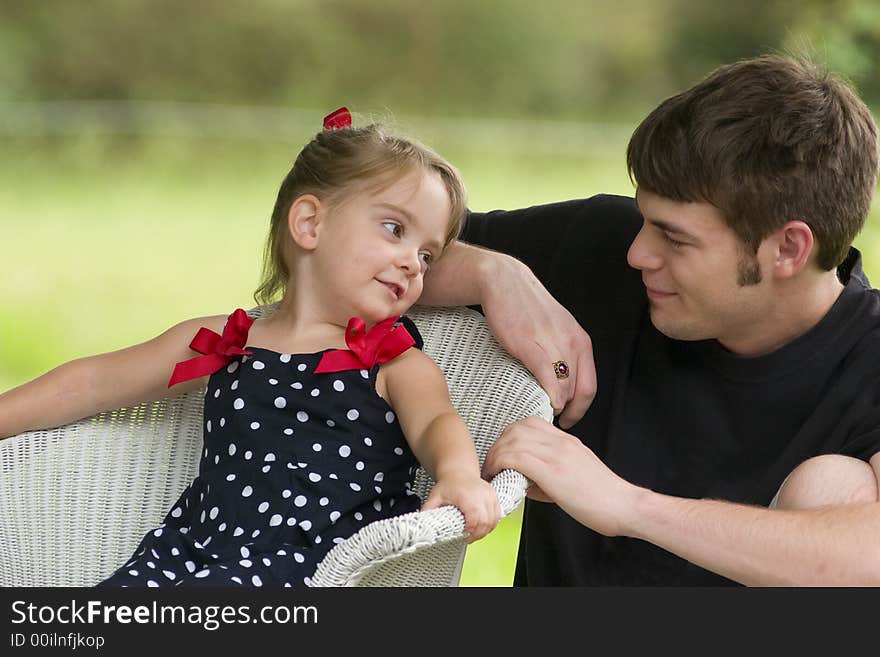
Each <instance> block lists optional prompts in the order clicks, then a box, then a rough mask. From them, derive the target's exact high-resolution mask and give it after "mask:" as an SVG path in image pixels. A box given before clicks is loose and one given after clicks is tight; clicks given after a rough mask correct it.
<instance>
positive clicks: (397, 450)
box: [394, 447, 403, 456]
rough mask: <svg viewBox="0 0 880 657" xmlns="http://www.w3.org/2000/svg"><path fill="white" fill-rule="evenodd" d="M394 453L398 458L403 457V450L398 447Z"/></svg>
mask: <svg viewBox="0 0 880 657" xmlns="http://www.w3.org/2000/svg"><path fill="white" fill-rule="evenodd" d="M394 453H395V454H397V455H398V456H403V449H402V448H400V447H395V448H394Z"/></svg>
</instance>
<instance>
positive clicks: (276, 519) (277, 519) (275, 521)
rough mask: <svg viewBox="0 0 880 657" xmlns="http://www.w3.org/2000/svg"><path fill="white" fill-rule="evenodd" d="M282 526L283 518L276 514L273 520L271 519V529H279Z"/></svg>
mask: <svg viewBox="0 0 880 657" xmlns="http://www.w3.org/2000/svg"><path fill="white" fill-rule="evenodd" d="M280 524H281V516H280V515H279V514H277V513H276V514H275V515H273V516H272V517H271V518H269V526H270V527H277V526H278V525H280Z"/></svg>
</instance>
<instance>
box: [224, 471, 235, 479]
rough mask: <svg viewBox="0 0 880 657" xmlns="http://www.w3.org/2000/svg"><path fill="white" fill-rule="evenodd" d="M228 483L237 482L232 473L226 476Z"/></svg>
mask: <svg viewBox="0 0 880 657" xmlns="http://www.w3.org/2000/svg"><path fill="white" fill-rule="evenodd" d="M226 481H235V473H234V472H230V473H229V474H228V475H226Z"/></svg>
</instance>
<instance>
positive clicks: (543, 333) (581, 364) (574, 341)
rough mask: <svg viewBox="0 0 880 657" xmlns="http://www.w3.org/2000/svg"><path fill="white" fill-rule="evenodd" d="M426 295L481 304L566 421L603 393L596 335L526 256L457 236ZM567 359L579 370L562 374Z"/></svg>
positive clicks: (437, 300)
mask: <svg viewBox="0 0 880 657" xmlns="http://www.w3.org/2000/svg"><path fill="white" fill-rule="evenodd" d="M419 302H420V303H423V304H426V305H435V306H471V305H481V306H482V307H483V312H484V313H485V316H486V321H487V323H488V324H489V327H490V328H491V329H492V332H493V333H494V334H495V336H496V337H497V338H498V341H499V342H500V343H501V345H502V346H503V347H504V348H505V349H506V350H507V351H508V352H509V353H511V354H512V355H513V356H514V357H515V358H518V359H519V360H520V361H522V363H523V364H524V365H525V366H526V367H527V368H528V369H529V371H531V372H532V374H533V375H534V376H535V378H536V379H537V380H538V382H539V383H540V384H541V387H543V388H544V390H546V391H547V394H548V395H549V397H550V403H551V405H552V406H553V409H554V411H555V412H556V413H561V416H560V418H559V423H560V426H563V427H565V428H568V427H570V426H572V425H573V424H575V422H577V421H578V420H580V419H581V417H583V415H584V413H586V411H587V409H588V408H589V406H590V403H591V402H592V401H593V398H594V397H595V396H596V369H595V366H594V364H593V346H592V343H591V341H590V336H589V335H587V333H586V331H584V329H583V328H581V326H580V324H578V322H577V320H575V318H574V317H573V316H572V314H571V313H570V312H568V311H567V310H566V309H565V308H564V307H563V306H562V305H560V304H559V303H558V302H557V301H556V300H555V299H554V298H553V297H552V296H551V295H550V293H549V292H548V291H547V289H546V288H545V287H544V286H543V285H542V284H541V282H540V281H539V280H538V279H537V278H536V277H535V275H534V274H533V273H532V271H531V270H530V269H529V268H528V267H526V266H525V265H524V264H523V263H521V262H520V261H518V260H516V259H515V258H512V257H511V256H508V255H505V254H503V253H498V252H495V251H490V250H488V249H483V248H479V247H475V246H471V245H469V244H465V243H463V242H454V243H453V244H451V245H450V246H449V247H448V248H447V251H446V253H444V254H443V257H442V258H440V259H439V260H438V261H437V262H436V263H435V264H434V265H432V266H431V269H430V270H429V273H428V275H427V276H426V278H425V290H424V292H423V293H422V296H421V298H420V300H419ZM559 360H564V361H565V362H566V363H567V364H568V366H569V368H570V370H571V373H570V375H569V377H568V378H566V379H559V378H557V376H556V371H555V369H554V367H553V363H554V362H555V361H559Z"/></svg>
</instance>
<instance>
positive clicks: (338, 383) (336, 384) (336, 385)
mask: <svg viewBox="0 0 880 657" xmlns="http://www.w3.org/2000/svg"><path fill="white" fill-rule="evenodd" d="M333 389H334V390H335V391H336V392H342V391H343V390H345V384H344V383H343V382H342V381H340V380H339V379H336V380H335V381H334V382H333Z"/></svg>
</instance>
